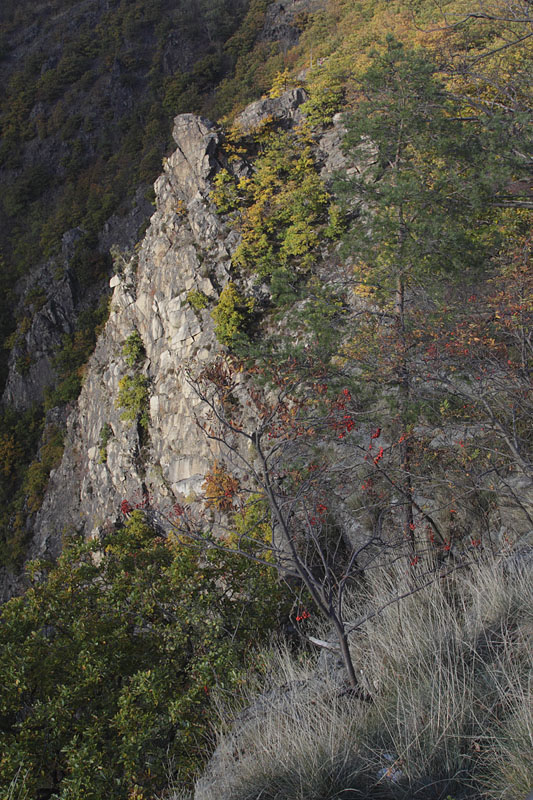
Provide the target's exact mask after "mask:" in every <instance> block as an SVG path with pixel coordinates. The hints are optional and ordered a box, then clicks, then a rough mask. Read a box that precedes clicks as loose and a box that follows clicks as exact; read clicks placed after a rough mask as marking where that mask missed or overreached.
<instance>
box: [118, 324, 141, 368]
mask: <svg viewBox="0 0 533 800" xmlns="http://www.w3.org/2000/svg"><path fill="white" fill-rule="evenodd" d="M122 355H123V356H124V358H125V359H126V362H127V364H128V365H129V366H130V367H134V366H135V365H136V364H137V363H138V362H139V361H141V359H143V358H144V357H145V355H146V353H145V350H144V344H143V340H142V339H141V334H140V333H139V331H137V330H135V331H133V333H130V335H129V336H128V338H127V339H126V341H125V342H124V346H123V347H122Z"/></svg>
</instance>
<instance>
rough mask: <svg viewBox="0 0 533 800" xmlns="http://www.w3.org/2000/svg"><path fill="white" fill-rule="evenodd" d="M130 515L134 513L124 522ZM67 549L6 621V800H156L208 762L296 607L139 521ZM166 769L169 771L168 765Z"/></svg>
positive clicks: (0, 741)
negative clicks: (218, 701) (253, 647)
mask: <svg viewBox="0 0 533 800" xmlns="http://www.w3.org/2000/svg"><path fill="white" fill-rule="evenodd" d="M126 508H131V507H130V506H129V505H128V504H127V503H126V502H125V503H123V510H124V509H126ZM125 513H127V514H128V516H129V518H128V520H127V522H126V524H125V526H124V527H123V528H121V529H120V530H117V531H115V532H113V533H110V534H109V535H108V536H106V538H105V539H103V540H99V541H96V540H93V541H91V542H88V543H84V542H80V541H74V540H72V541H70V542H67V545H66V547H65V550H64V552H63V554H62V555H61V557H60V558H59V561H58V563H57V565H56V566H52V565H50V564H47V563H43V562H41V563H34V564H32V565H31V566H30V568H29V575H30V576H31V588H30V589H28V591H27V592H26V593H25V594H24V595H23V596H22V597H18V598H16V599H13V600H11V601H10V602H9V603H7V604H6V605H4V606H3V608H2V610H1V612H0V621H1V622H0V674H1V675H2V681H1V683H0V749H1V752H2V757H1V758H0V795H2V796H5V797H10V796H11V795H10V787H11V788H12V787H13V786H14V785H15V783H16V782H17V780H18V784H17V791H18V792H19V795H18V796H20V797H21V798H22V797H32V798H37V797H45V796H46V797H52V796H54V797H57V798H58V800H80V799H81V798H83V800H101V799H102V798H103V797H106V798H109V800H131V799H132V798H137V800H140V799H141V798H145V799H146V800H148V798H152V797H155V796H156V794H157V795H158V796H159V793H160V792H162V791H163V790H164V789H165V785H166V782H167V779H168V772H169V771H170V773H171V774H172V775H179V777H180V779H181V780H184V779H187V778H188V779H192V777H193V775H194V773H195V771H196V770H197V768H198V766H199V765H200V764H201V762H202V760H203V759H204V758H205V756H206V734H207V732H208V729H209V715H208V711H209V704H210V697H211V691H212V689H213V688H214V687H218V688H219V689H220V690H222V691H229V690H231V689H232V688H233V687H234V686H236V685H237V683H238V682H239V680H240V675H241V672H242V668H243V666H244V665H245V664H246V663H247V662H248V656H249V648H250V642H254V643H256V642H258V641H262V640H263V641H264V640H265V639H266V637H267V636H268V635H269V633H270V631H271V630H272V629H273V628H275V627H276V626H277V625H278V624H279V621H280V616H281V615H282V614H283V613H284V610H285V609H286V600H285V598H284V596H283V594H282V593H281V591H280V589H279V587H278V585H277V583H276V581H275V579H274V578H273V577H272V576H271V577H268V576H264V575H263V574H262V572H261V571H260V569H259V568H256V567H255V566H254V565H252V564H250V563H249V562H248V561H246V560H245V559H238V558H237V557H234V556H233V555H226V554H223V553H219V552H215V551H210V552H209V553H208V554H207V555H205V556H204V555H201V554H200V553H199V551H198V549H197V548H193V547H188V546H187V544H186V543H185V542H179V543H178V542H171V541H168V540H165V539H163V538H161V537H159V536H158V535H157V534H156V533H155V532H154V531H153V530H152V529H151V528H150V527H149V525H148V524H147V522H146V519H145V518H144V516H143V513H142V512H141V511H126V512H125ZM169 765H170V766H169Z"/></svg>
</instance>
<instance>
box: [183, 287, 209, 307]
mask: <svg viewBox="0 0 533 800" xmlns="http://www.w3.org/2000/svg"><path fill="white" fill-rule="evenodd" d="M187 302H188V304H189V305H190V306H192V308H194V310H195V311H202V310H203V309H204V308H207V306H208V305H209V298H208V297H207V296H206V295H205V294H204V293H203V292H200V291H199V290H198V289H192V291H190V292H189V294H188V295H187Z"/></svg>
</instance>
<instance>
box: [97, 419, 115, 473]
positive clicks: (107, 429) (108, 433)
mask: <svg viewBox="0 0 533 800" xmlns="http://www.w3.org/2000/svg"><path fill="white" fill-rule="evenodd" d="M114 435H115V434H114V433H113V428H112V427H111V425H110V424H109V422H106V424H105V425H103V426H102V428H101V430H100V447H99V451H98V453H99V461H100V464H105V463H106V461H107V445H108V444H109V441H110V440H111V439H112V438H113V436H114Z"/></svg>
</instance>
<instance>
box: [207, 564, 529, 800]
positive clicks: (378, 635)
mask: <svg viewBox="0 0 533 800" xmlns="http://www.w3.org/2000/svg"><path fill="white" fill-rule="evenodd" d="M406 580H407V576H406V575H405V574H403V573H402V569H401V568H400V567H398V569H397V570H396V572H390V571H389V572H387V571H382V572H380V573H379V574H378V573H376V574H375V575H374V576H373V577H371V578H370V579H369V580H368V582H367V585H366V587H365V590H364V597H363V598H362V597H361V595H360V594H359V597H358V599H357V603H355V599H354V601H353V602H354V605H356V607H354V608H353V616H354V618H355V617H357V616H359V614H360V611H361V603H362V602H364V603H365V605H366V606H370V607H381V606H382V605H383V604H384V603H386V602H387V600H388V599H390V598H392V597H395V596H396V595H398V594H400V593H402V591H403V590H404V589H405V588H406V586H407V584H406ZM321 634H322V635H324V631H322V632H321ZM352 639H353V641H352V643H351V646H352V652H353V656H354V661H355V663H356V664H357V668H358V670H359V671H360V673H359V674H360V676H361V683H362V684H363V686H364V687H365V689H366V690H367V691H368V692H370V693H371V694H372V696H373V702H372V703H368V704H367V703H361V702H360V701H357V700H354V699H351V698H350V696H349V695H347V694H346V693H344V692H343V689H342V686H341V685H340V684H339V680H338V675H337V677H336V673H335V672H329V673H328V671H327V670H324V669H322V670H318V671H317V668H316V660H314V659H311V658H302V657H296V656H294V655H293V654H291V653H290V652H288V651H287V650H286V649H283V648H278V649H277V650H275V652H273V653H270V654H269V655H268V656H265V658H266V666H265V669H264V671H263V675H264V678H263V685H262V687H261V691H262V692H263V694H262V695H261V694H259V689H258V687H257V685H255V686H253V685H252V686H251V687H249V689H248V691H245V692H244V693H243V696H242V697H241V698H240V699H239V701H240V704H241V705H243V704H245V705H248V711H247V712H245V713H244V714H243V713H242V712H241V713H240V714H239V713H237V712H236V711H235V709H233V710H231V709H229V708H228V706H227V705H226V706H225V707H224V708H222V710H221V729H220V731H221V732H220V736H219V744H218V750H217V754H216V758H215V760H214V761H213V762H212V764H211V769H210V772H209V773H208V774H207V775H206V777H205V779H204V780H203V781H201V782H200V783H199V785H198V787H197V793H196V798H197V800H252V799H253V800H256V798H261V800H282V798H283V800H330V799H333V798H344V799H345V800H346V799H347V798H357V797H359V798H364V797H366V798H389V799H390V800H395V799H396V798H420V800H441V799H442V800H445V798H447V797H448V796H450V797H452V798H453V800H460V798H469V800H473V798H487V800H488V798H490V799H491V800H496V798H498V799H501V800H525V797H526V796H527V793H528V791H530V790H531V788H532V787H533V702H532V700H533V697H532V677H531V654H532V651H533V580H532V570H531V567H529V568H526V567H520V566H519V565H516V564H514V565H511V564H510V563H509V561H507V562H499V563H498V562H494V561H491V562H488V561H487V562H485V563H479V564H477V565H475V566H474V567H473V568H472V569H470V570H468V571H466V570H463V571H458V572H456V573H454V574H453V575H452V576H450V577H448V578H447V579H446V580H441V581H438V582H435V583H434V584H432V585H431V586H428V587H427V588H425V589H423V590H422V591H420V592H419V593H417V594H415V595H413V596H411V597H408V598H406V599H404V600H402V601H401V603H399V604H392V605H390V606H388V607H387V608H386V609H385V610H383V612H382V613H381V614H379V615H377V616H375V617H373V618H372V619H371V620H369V621H368V622H367V623H365V625H364V627H363V628H362V629H360V630H358V631H357V632H356V633H354V635H353V636H352ZM322 660H323V659H322ZM391 778H394V780H393V779H391Z"/></svg>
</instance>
